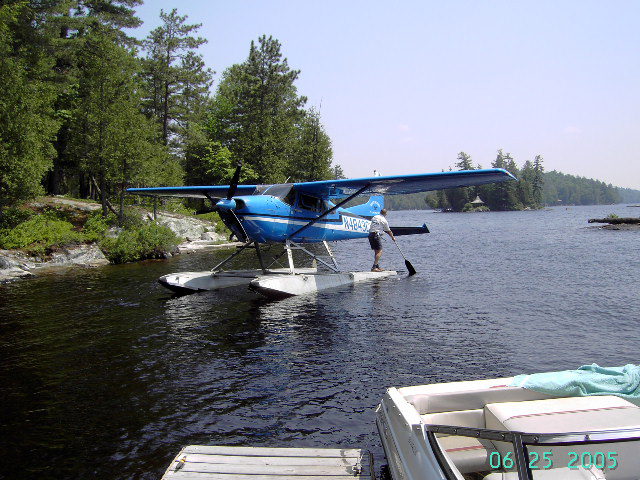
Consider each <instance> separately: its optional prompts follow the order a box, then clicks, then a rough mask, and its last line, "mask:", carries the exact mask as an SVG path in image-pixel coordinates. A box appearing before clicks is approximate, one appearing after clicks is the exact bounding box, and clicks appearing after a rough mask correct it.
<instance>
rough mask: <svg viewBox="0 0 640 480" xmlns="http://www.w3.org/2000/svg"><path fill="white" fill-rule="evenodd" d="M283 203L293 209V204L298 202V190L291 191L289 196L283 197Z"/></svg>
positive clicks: (292, 189)
mask: <svg viewBox="0 0 640 480" xmlns="http://www.w3.org/2000/svg"><path fill="white" fill-rule="evenodd" d="M282 201H283V202H284V203H286V204H287V205H291V206H292V207H293V204H294V203H295V201H296V190H295V189H294V188H291V189H289V192H288V193H287V195H286V196H284V197H282Z"/></svg>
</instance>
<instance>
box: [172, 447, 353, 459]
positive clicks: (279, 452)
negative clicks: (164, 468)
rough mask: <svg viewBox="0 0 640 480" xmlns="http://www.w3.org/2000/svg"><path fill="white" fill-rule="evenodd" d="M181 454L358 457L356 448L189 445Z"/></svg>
mask: <svg viewBox="0 0 640 480" xmlns="http://www.w3.org/2000/svg"><path fill="white" fill-rule="evenodd" d="M181 453H206V454H210V455H243V456H247V457H249V456H260V457H265V456H266V457H359V456H360V455H361V450H359V449H356V448H280V447H278V448H272V447H229V446H224V445H223V446H212V445H189V446H188V447H184V448H183V449H182V452H181Z"/></svg>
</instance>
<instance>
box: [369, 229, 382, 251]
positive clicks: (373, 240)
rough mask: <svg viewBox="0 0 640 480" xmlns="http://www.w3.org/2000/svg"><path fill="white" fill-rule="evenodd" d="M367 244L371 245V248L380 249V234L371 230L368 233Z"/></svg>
mask: <svg viewBox="0 0 640 480" xmlns="http://www.w3.org/2000/svg"><path fill="white" fill-rule="evenodd" d="M369 245H371V250H382V235H378V234H377V233H376V232H371V233H370V234H369Z"/></svg>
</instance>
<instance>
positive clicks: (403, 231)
mask: <svg viewBox="0 0 640 480" xmlns="http://www.w3.org/2000/svg"><path fill="white" fill-rule="evenodd" d="M391 231H392V232H393V235H394V236H396V237H398V236H400V235H419V234H421V233H429V229H428V228H427V224H426V223H425V224H423V225H422V226H421V227H391Z"/></svg>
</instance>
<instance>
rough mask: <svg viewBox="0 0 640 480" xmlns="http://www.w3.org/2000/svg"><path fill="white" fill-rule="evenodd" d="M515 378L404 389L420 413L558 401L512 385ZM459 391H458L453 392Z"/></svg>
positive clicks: (404, 393)
mask: <svg viewBox="0 0 640 480" xmlns="http://www.w3.org/2000/svg"><path fill="white" fill-rule="evenodd" d="M510 380H511V379H509V378H507V379H497V380H492V381H488V380H472V381H468V382H457V384H456V385H455V387H454V386H453V385H452V384H434V385H424V386H420V387H407V388H403V389H400V390H399V391H400V393H401V394H402V395H403V396H404V397H405V400H407V402H409V403H410V404H411V405H413V406H414V407H415V409H416V410H417V411H418V413H419V414H421V415H424V414H427V413H440V412H449V411H460V410H476V409H482V408H484V406H485V405H486V404H487V403H497V402H522V401H527V400H541V399H547V398H556V397H555V396H553V395H548V394H545V393H540V392H536V391H533V390H527V389H526V388H522V387H511V386H509V385H508V383H509V382H510ZM453 388H455V390H452V389H453Z"/></svg>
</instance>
